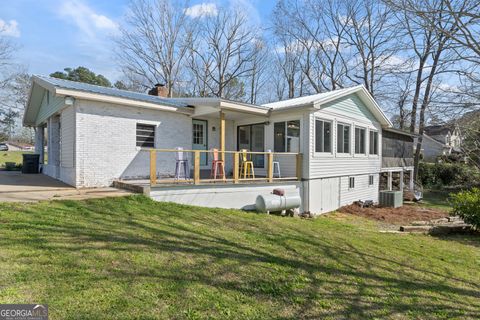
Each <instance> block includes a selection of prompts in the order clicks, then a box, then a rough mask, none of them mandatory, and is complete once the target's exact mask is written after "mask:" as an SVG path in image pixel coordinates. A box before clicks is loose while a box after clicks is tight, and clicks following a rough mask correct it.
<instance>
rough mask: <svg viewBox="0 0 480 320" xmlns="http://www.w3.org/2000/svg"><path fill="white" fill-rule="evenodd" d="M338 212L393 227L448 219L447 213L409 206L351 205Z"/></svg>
mask: <svg viewBox="0 0 480 320" xmlns="http://www.w3.org/2000/svg"><path fill="white" fill-rule="evenodd" d="M338 211H340V212H343V213H348V214H354V215H357V216H361V217H365V218H368V219H373V220H377V221H381V222H385V223H389V224H395V225H403V224H409V223H411V222H413V221H426V220H433V219H439V218H443V217H448V213H447V212H445V211H442V210H438V209H430V208H429V209H427V208H421V207H416V206H411V205H404V206H402V207H399V208H381V207H370V208H361V207H359V206H358V205H356V204H351V205H348V206H344V207H341V208H340V209H338Z"/></svg>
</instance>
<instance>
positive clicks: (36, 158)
mask: <svg viewBox="0 0 480 320" xmlns="http://www.w3.org/2000/svg"><path fill="white" fill-rule="evenodd" d="M39 167H40V155H39V154H31V153H24V154H23V165H22V173H38V171H39Z"/></svg>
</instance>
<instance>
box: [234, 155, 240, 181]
mask: <svg viewBox="0 0 480 320" xmlns="http://www.w3.org/2000/svg"><path fill="white" fill-rule="evenodd" d="M239 170H240V156H239V154H238V152H234V153H233V183H238V174H239V172H238V171H239Z"/></svg>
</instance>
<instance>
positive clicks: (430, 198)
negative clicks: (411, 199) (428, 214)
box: [416, 190, 452, 211]
mask: <svg viewBox="0 0 480 320" xmlns="http://www.w3.org/2000/svg"><path fill="white" fill-rule="evenodd" d="M451 192H452V191H442V190H424V191H423V199H422V201H421V202H419V203H417V204H416V205H418V206H420V207H426V208H435V209H440V210H444V211H450V210H451V209H452V207H451V206H450V205H449V203H448V201H447V199H448V196H449V194H450V193H451Z"/></svg>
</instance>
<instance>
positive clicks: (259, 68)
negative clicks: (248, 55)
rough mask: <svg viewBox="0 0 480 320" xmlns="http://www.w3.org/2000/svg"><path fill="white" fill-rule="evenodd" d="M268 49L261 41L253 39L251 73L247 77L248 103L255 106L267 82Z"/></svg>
mask: <svg viewBox="0 0 480 320" xmlns="http://www.w3.org/2000/svg"><path fill="white" fill-rule="evenodd" d="M268 50H269V48H268V46H267V45H266V43H265V41H263V39H255V40H254V43H253V57H252V61H251V72H250V75H249V76H248V81H249V91H250V94H249V96H250V97H249V102H250V103H251V104H256V103H257V100H258V98H259V95H260V94H261V92H262V90H263V89H264V88H265V84H266V83H267V81H268V80H269V75H268V71H269V70H268V63H270V59H269V54H268V53H269V52H268Z"/></svg>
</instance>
